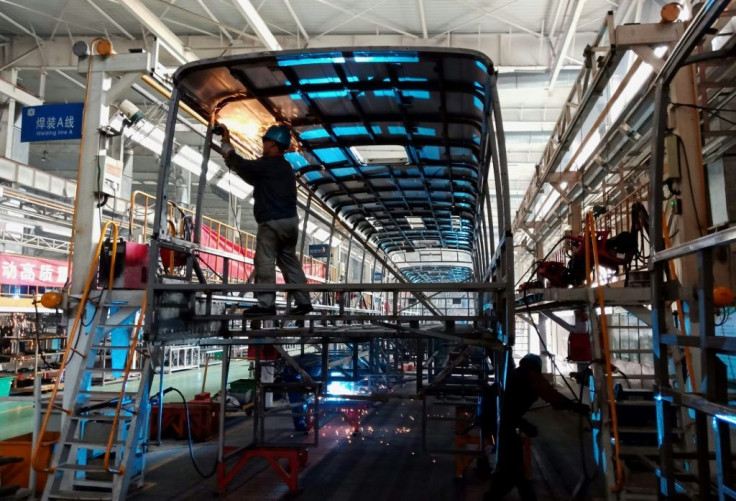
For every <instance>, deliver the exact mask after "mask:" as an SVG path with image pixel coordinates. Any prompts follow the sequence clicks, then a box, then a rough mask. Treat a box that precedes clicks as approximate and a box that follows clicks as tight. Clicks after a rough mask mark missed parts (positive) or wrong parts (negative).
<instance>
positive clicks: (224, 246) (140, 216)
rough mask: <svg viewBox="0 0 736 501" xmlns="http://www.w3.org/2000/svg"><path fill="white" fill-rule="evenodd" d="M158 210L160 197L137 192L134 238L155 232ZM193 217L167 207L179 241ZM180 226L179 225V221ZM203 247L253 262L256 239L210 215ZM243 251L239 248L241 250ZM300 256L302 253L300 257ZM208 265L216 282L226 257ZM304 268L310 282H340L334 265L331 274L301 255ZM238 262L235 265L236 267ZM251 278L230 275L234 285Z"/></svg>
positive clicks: (132, 220) (205, 219)
mask: <svg viewBox="0 0 736 501" xmlns="http://www.w3.org/2000/svg"><path fill="white" fill-rule="evenodd" d="M155 207H156V197H154V196H153V195H150V194H148V193H146V192H143V191H134V192H133V193H132V194H131V197H130V214H129V231H130V234H131V235H136V236H137V235H140V236H141V237H143V238H144V239H145V238H146V237H148V236H150V235H151V234H152V232H153V229H152V227H153V215H154V211H155ZM185 218H191V220H192V221H194V218H195V213H194V211H192V210H190V209H186V208H183V207H179V206H177V205H176V204H174V203H173V202H169V204H168V208H167V221H168V225H169V231H170V232H171V233H172V234H173V235H174V236H177V237H179V238H184V231H185V227H184V224H183V222H182V221H183V220H184V219H185ZM177 220H178V222H179V224H178V226H177V223H176V221H177ZM201 243H202V245H204V246H206V247H210V248H213V249H216V250H224V251H228V252H233V251H234V252H236V253H238V251H240V252H239V253H241V254H242V255H243V256H244V258H245V259H247V260H252V259H253V257H254V256H255V251H256V236H255V235H253V234H252V233H248V232H245V231H241V230H240V229H238V228H236V227H234V226H232V225H229V224H226V223H223V222H222V221H219V220H217V219H213V218H211V217H208V216H203V217H202V242H201ZM238 248H239V249H238ZM169 256H170V259H171V260H172V261H171V262H169V263H166V262H165V263H163V264H164V266H167V267H170V268H171V267H172V265H173V259H174V253H169ZM297 257H299V254H297ZM209 261H210V262H208V263H207V267H208V270H206V271H205V273H207V272H209V274H210V276H209V277H208V278H211V279H213V280H214V279H216V276H217V270H220V269H222V267H223V266H224V261H225V260H224V258H221V257H218V256H212V257H211V259H210V260H209ZM301 262H302V268H303V269H304V272H305V274H306V275H307V277H308V278H309V279H310V280H313V281H316V282H320V281H324V280H325V275H329V276H328V277H327V280H328V281H330V282H337V279H338V270H337V267H336V266H330V270H329V274H327V273H325V263H324V262H323V261H320V260H318V259H315V258H313V257H311V256H301ZM233 264H234V263H231V264H230V265H231V266H232V265H233ZM247 279H248V277H247V276H241V277H238V276H237V274H236V273H229V282H230V283H242V282H246V281H247Z"/></svg>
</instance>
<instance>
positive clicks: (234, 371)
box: [0, 360, 249, 440]
mask: <svg viewBox="0 0 736 501" xmlns="http://www.w3.org/2000/svg"><path fill="white" fill-rule="evenodd" d="M248 365H249V363H248V362H247V361H245V360H233V361H232V362H231V363H230V373H229V380H230V381H234V380H236V379H242V378H247V377H248ZM204 372H205V371H204V368H202V367H200V368H199V369H190V370H184V371H177V372H172V373H171V374H164V386H165V387H168V386H173V387H175V388H177V389H179V391H181V392H182V393H183V394H184V396H185V397H186V398H187V399H188V400H189V399H191V398H193V397H194V395H195V394H197V393H200V392H201V391H202V381H203V380H204V379H205V375H204ZM221 376H222V365H221V364H219V363H218V364H213V365H211V366H210V367H209V368H208V370H207V379H206V381H205V383H206V384H205V391H208V392H210V393H211V394H213V395H214V394H215V393H217V392H218V391H219V390H220V378H221ZM158 386H159V376H155V377H154V380H153V385H152V386H151V388H152V390H151V391H152V392H155V391H157V389H158ZM137 387H138V381H137V380H131V381H130V382H129V383H128V388H129V389H130V390H134V389H136V388H137ZM104 388H105V391H115V390H120V383H109V384H106V385H105V387H104ZM180 400H181V397H179V395H177V394H176V393H173V392H172V393H168V394H167V395H166V396H165V397H164V401H165V402H176V401H180ZM32 426H33V405H32V404H31V403H27V402H14V401H2V400H1V399H0V440H6V439H8V438H12V437H17V436H19V435H24V434H26V433H31V430H32Z"/></svg>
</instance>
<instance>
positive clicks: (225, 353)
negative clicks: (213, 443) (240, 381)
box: [217, 345, 231, 465]
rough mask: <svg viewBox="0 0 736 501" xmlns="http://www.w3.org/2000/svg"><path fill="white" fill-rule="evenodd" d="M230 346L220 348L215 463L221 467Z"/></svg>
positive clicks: (223, 450) (222, 461) (223, 460)
mask: <svg viewBox="0 0 736 501" xmlns="http://www.w3.org/2000/svg"><path fill="white" fill-rule="evenodd" d="M230 350H231V346H230V345H223V346H222V374H221V378H220V420H219V423H218V425H219V427H220V430H219V433H218V438H219V440H218V443H217V462H218V463H220V464H221V465H222V464H223V463H224V462H225V409H226V403H227V398H225V396H226V395H227V376H228V372H230Z"/></svg>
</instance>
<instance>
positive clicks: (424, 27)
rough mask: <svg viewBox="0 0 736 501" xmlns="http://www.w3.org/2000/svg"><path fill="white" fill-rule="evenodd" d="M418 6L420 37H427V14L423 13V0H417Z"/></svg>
mask: <svg viewBox="0 0 736 501" xmlns="http://www.w3.org/2000/svg"><path fill="white" fill-rule="evenodd" d="M417 6H418V7H419V21H420V22H421V23H422V38H423V39H425V40H426V39H427V16H425V15H424V0H417Z"/></svg>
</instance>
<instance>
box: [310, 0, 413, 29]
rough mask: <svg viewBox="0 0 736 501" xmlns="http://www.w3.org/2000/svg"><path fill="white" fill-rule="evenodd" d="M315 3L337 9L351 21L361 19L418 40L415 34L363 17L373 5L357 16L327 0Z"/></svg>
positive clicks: (319, 0)
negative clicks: (349, 17)
mask: <svg viewBox="0 0 736 501" xmlns="http://www.w3.org/2000/svg"><path fill="white" fill-rule="evenodd" d="M317 1H318V2H319V3H323V4H325V5H329V6H330V7H332V8H333V9H337V10H339V11H340V12H344V13H345V14H350V15H351V16H353V17H352V18H351V19H354V18H360V19H362V20H364V21H366V22H368V23H371V24H375V25H376V26H380V27H381V28H386V29H387V30H390V31H394V32H396V33H398V34H400V35H404V36H405V37H409V38H419V37H418V36H416V35H415V34H413V33H409V32H408V31H404V30H402V29H401V28H399V27H396V26H392V25H390V24H388V23H385V22H382V21H380V20H378V19H376V18H373V17H368V16H364V15H363V14H364V13H365V12H368V11H369V10H371V9H373V8H375V7H376V6H377V4H374V5H373V6H372V7H370V8H369V9H366V10H364V11H362V12H360V13H357V14H356V13H355V12H353V11H351V10H350V9H346V8H345V7H340V6H339V5H336V4H335V3H333V2H328V1H327V0H317ZM322 35H324V33H323V34H322ZM320 36H321V35H320Z"/></svg>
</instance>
